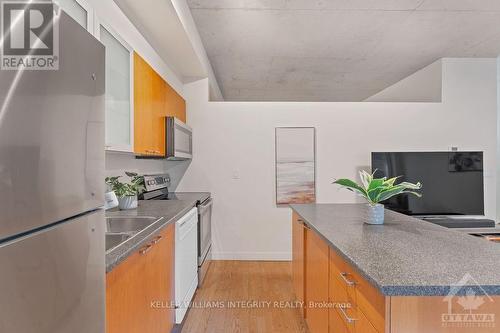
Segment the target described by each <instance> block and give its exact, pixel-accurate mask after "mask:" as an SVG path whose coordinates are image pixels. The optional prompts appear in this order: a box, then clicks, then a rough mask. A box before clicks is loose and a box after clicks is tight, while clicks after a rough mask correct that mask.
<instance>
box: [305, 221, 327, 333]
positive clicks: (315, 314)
mask: <svg viewBox="0 0 500 333" xmlns="http://www.w3.org/2000/svg"><path fill="white" fill-rule="evenodd" d="M305 234H306V237H305V238H306V241H305V272H306V274H305V277H306V278H305V301H306V322H307V326H308V327H309V330H310V331H311V332H312V333H323V332H325V333H326V332H328V303H329V302H328V284H329V281H328V280H329V271H328V267H329V262H328V256H329V247H328V245H327V244H326V243H325V241H323V240H322V239H321V238H320V237H319V236H318V234H317V233H316V232H314V231H313V230H311V229H309V228H306V230H305Z"/></svg>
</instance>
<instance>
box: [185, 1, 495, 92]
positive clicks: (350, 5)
mask: <svg viewBox="0 0 500 333" xmlns="http://www.w3.org/2000/svg"><path fill="white" fill-rule="evenodd" d="M188 3H189V6H190V8H191V12H192V14H193V17H194V20H195V22H196V25H197V27H198V31H199V32H200V35H201V38H202V41H203V44H204V45H205V48H206V50H207V53H208V56H209V59H210V62H211V63H212V66H213V68H214V71H215V74H216V77H217V81H218V83H219V85H220V87H221V89H222V92H223V95H224V98H225V100H234V101H362V100H364V99H366V98H367V97H369V96H371V95H373V94H375V93H377V92H379V91H381V90H382V89H384V88H386V87H388V86H390V85H392V84H394V83H396V82H397V81H399V80H401V79H403V78H405V77H406V76H408V75H410V74H412V73H414V72H415V71H417V70H419V69H421V68H423V67H425V66H427V65H429V64H430V63H432V62H434V61H435V60H437V59H439V58H442V57H496V56H497V55H499V54H500V1H499V0H188Z"/></svg>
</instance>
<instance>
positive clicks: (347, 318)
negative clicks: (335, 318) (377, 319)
mask: <svg viewBox="0 0 500 333" xmlns="http://www.w3.org/2000/svg"><path fill="white" fill-rule="evenodd" d="M339 309H340V312H342V315H343V316H344V318H345V321H347V323H349V324H354V322H355V321H356V320H357V319H354V318H351V317H349V316H348V315H347V312H345V310H344V307H343V306H339Z"/></svg>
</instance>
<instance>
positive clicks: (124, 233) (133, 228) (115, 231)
mask: <svg viewBox="0 0 500 333" xmlns="http://www.w3.org/2000/svg"><path fill="white" fill-rule="evenodd" d="M160 219H161V218H158V217H149V216H133V217H125V216H123V217H106V253H108V252H110V251H112V250H113V249H115V248H117V247H118V246H120V245H122V244H123V243H125V242H127V241H128V240H130V239H131V238H132V237H134V236H136V235H138V234H139V233H141V232H142V231H144V230H146V229H147V228H148V227H149V226H151V225H152V224H153V223H155V222H157V221H159V220H160Z"/></svg>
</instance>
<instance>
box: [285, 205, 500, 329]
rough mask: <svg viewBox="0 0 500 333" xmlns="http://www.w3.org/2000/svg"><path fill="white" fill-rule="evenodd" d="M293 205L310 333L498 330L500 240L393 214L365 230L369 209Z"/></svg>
mask: <svg viewBox="0 0 500 333" xmlns="http://www.w3.org/2000/svg"><path fill="white" fill-rule="evenodd" d="M291 208H292V210H293V222H292V230H293V240H292V243H293V251H292V252H293V264H292V267H293V282H294V289H295V294H296V296H297V298H298V300H299V301H302V302H304V304H305V309H304V310H303V315H304V316H305V317H306V321H307V322H308V325H309V328H310V329H311V331H312V332H328V331H330V332H343V331H344V330H345V332H363V333H364V332H374V333H375V332H404V333H412V332H497V331H498V329H499V325H500V323H496V317H499V316H500V297H499V296H498V295H500V266H498V259H499V258H500V247H499V246H498V244H495V243H492V242H487V241H485V240H483V239H478V238H475V237H473V236H470V235H467V234H465V233H462V232H460V231H457V230H453V229H447V228H444V227H440V226H437V225H434V224H431V223H429V222H425V221H422V220H418V219H415V218H412V217H408V216H405V215H401V214H398V213H395V212H391V211H387V210H386V220H385V224H384V225H367V224H364V223H363V220H364V218H365V215H366V205H363V204H306V205H291ZM322 304H323V305H325V306H321V305H322ZM474 315H475V316H474ZM478 315H479V316H478ZM495 315H496V317H495ZM498 320H500V318H498ZM495 324H497V325H495Z"/></svg>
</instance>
